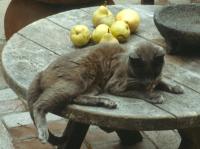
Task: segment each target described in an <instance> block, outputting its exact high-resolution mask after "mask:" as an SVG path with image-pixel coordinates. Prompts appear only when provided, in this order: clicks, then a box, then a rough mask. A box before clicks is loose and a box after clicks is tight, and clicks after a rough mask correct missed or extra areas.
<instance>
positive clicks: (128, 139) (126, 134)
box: [116, 130, 142, 145]
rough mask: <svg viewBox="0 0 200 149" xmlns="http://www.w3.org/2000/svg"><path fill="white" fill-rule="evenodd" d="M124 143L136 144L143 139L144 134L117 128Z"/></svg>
mask: <svg viewBox="0 0 200 149" xmlns="http://www.w3.org/2000/svg"><path fill="white" fill-rule="evenodd" d="M116 133H117V135H118V136H119V138H120V140H121V144H122V145H134V144H136V143H138V142H141V141H142V135H141V134H140V132H139V131H130V130H116Z"/></svg>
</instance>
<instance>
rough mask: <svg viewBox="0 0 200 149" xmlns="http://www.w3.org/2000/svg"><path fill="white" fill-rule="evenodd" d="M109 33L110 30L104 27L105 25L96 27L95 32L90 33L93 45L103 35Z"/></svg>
mask: <svg viewBox="0 0 200 149" xmlns="http://www.w3.org/2000/svg"><path fill="white" fill-rule="evenodd" d="M109 31H110V28H109V26H107V25H105V24H100V25H98V26H97V27H96V28H95V30H94V31H93V32H92V40H93V41H94V42H95V43H98V42H99V41H100V40H101V38H102V36H103V35H104V34H105V33H108V32H109Z"/></svg>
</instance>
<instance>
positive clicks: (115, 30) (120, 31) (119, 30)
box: [110, 21, 130, 42]
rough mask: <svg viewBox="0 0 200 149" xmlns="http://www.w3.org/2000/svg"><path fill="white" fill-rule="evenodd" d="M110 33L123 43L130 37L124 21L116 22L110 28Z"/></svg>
mask: <svg viewBox="0 0 200 149" xmlns="http://www.w3.org/2000/svg"><path fill="white" fill-rule="evenodd" d="M110 31H111V33H112V34H113V36H114V37H115V38H117V39H118V41H119V42H125V41H127V39H128V38H129V36H130V29H129V26H128V24H127V23H125V22H124V21H116V22H114V23H113V24H112V26H111V28H110Z"/></svg>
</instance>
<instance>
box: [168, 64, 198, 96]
mask: <svg viewBox="0 0 200 149" xmlns="http://www.w3.org/2000/svg"><path fill="white" fill-rule="evenodd" d="M164 75H165V76H168V77H169V78H171V79H172V80H176V81H177V82H179V83H180V84H182V85H184V86H187V87H189V88H191V89H193V90H195V91H196V92H198V93H200V75H199V74H198V73H196V72H193V71H190V70H188V69H185V68H182V67H181V66H179V65H176V64H175V63H173V64H172V63H169V62H168V61H167V64H166V65H165V68H164Z"/></svg>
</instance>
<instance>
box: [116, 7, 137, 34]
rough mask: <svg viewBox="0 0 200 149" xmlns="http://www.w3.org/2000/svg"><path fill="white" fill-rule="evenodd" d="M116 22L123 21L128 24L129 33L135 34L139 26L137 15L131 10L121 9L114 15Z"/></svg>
mask: <svg viewBox="0 0 200 149" xmlns="http://www.w3.org/2000/svg"><path fill="white" fill-rule="evenodd" d="M116 20H123V21H125V22H127V23H128V25H129V28H130V30H131V33H133V32H135V31H136V29H137V28H138V26H139V24H140V16H139V14H138V13H137V12H136V11H134V10H132V9H123V10H121V11H120V12H118V13H117V15H116Z"/></svg>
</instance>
